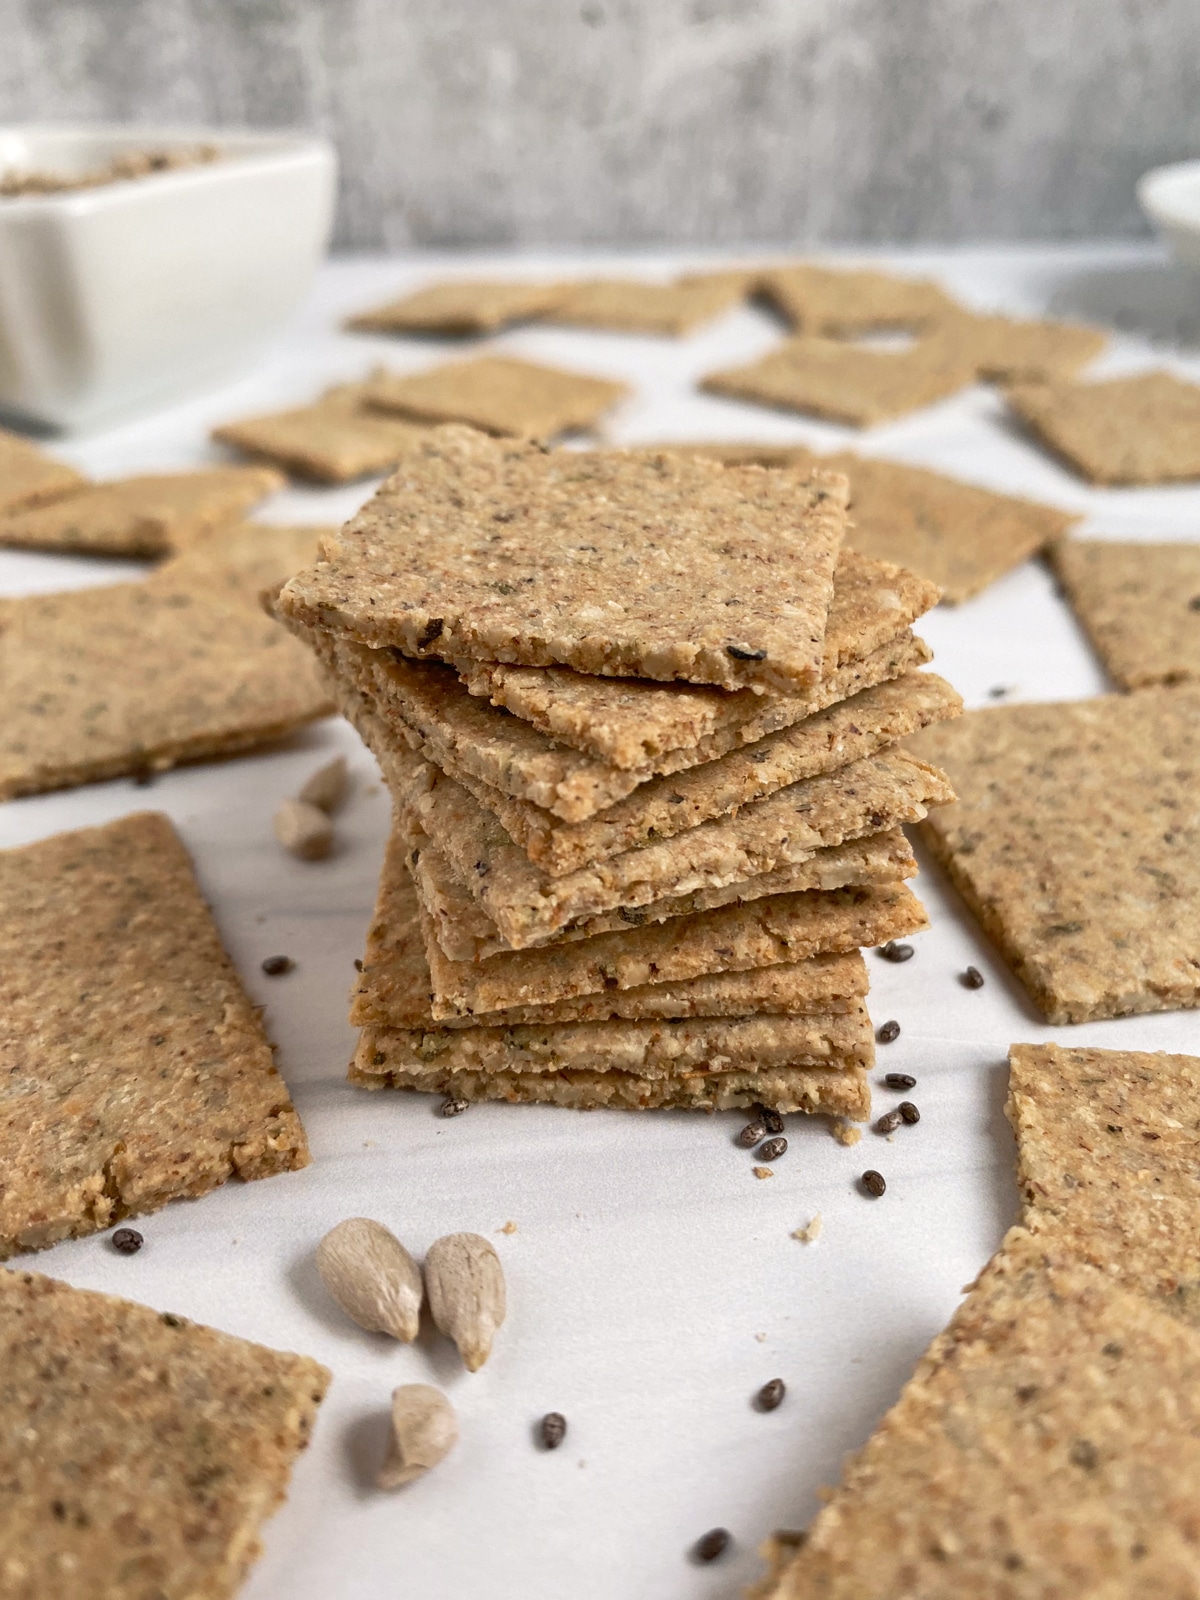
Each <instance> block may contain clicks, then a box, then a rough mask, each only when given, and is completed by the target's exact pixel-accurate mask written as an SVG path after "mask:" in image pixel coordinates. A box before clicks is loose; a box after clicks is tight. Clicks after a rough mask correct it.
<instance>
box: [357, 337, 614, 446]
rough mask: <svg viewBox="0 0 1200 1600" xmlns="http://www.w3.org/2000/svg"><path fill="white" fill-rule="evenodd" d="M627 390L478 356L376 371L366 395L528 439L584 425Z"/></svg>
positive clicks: (401, 408)
mask: <svg viewBox="0 0 1200 1600" xmlns="http://www.w3.org/2000/svg"><path fill="white" fill-rule="evenodd" d="M628 393H629V390H628V389H627V387H626V386H625V384H623V383H613V382H610V381H609V380H608V379H607V378H591V377H588V376H586V375H585V374H584V373H582V372H563V371H561V370H560V369H559V368H557V367H543V366H535V365H534V363H533V362H531V361H519V360H517V358H516V357H515V356H476V357H475V358H474V360H472V361H451V362H446V363H444V364H443V365H441V366H439V367H429V368H427V369H426V370H425V371H424V372H410V373H405V374H400V373H379V374H376V376H375V377H374V378H373V379H372V380H371V381H370V383H369V384H368V386H367V398H368V399H369V401H370V402H371V404H372V405H374V406H378V407H379V408H380V409H381V410H383V411H396V412H399V413H400V415H401V416H404V417H413V418H415V419H416V420H417V421H418V422H465V423H467V424H469V426H471V427H472V428H481V429H482V430H483V432H484V433H496V434H501V435H524V436H525V437H527V438H532V439H554V438H556V437H557V436H558V435H559V434H560V433H574V432H577V431H579V430H581V429H584V428H590V427H592V426H593V425H594V424H595V423H596V422H598V421H599V419H600V418H601V417H602V416H603V415H604V413H605V412H606V411H608V410H610V409H611V407H613V406H615V405H616V403H617V401H618V400H623V399H625V397H626V396H627V395H628Z"/></svg>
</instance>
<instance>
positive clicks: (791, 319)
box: [757, 261, 957, 338]
mask: <svg viewBox="0 0 1200 1600" xmlns="http://www.w3.org/2000/svg"><path fill="white" fill-rule="evenodd" d="M757 287H758V291H759V293H760V294H761V295H762V296H763V297H764V298H765V299H767V300H768V301H770V303H771V304H772V305H773V306H774V307H775V308H776V310H777V311H779V312H780V313H781V314H782V315H783V316H784V317H786V319H787V321H788V323H789V325H790V326H791V327H792V328H794V329H795V330H796V332H797V333H801V332H803V333H809V334H829V335H831V336H832V337H834V338H839V337H840V338H853V337H854V335H856V334H862V333H881V332H886V331H887V330H889V329H899V330H904V329H908V330H911V331H913V332H918V331H920V330H921V329H923V328H928V327H931V326H932V325H934V324H935V323H938V322H940V321H942V320H943V319H944V318H945V317H946V316H948V315H949V314H950V313H952V312H953V311H955V310H956V309H957V304H956V302H955V301H954V300H952V299H951V298H950V296H949V295H948V294H947V293H946V291H945V290H944V289H941V288H939V287H938V285H937V284H936V283H932V282H930V280H929V279H927V278H901V277H897V276H895V275H894V274H893V273H890V272H874V271H872V270H871V269H869V268H853V267H819V266H816V265H814V264H813V263H811V262H803V261H802V262H797V263H796V264H795V265H793V266H784V267H773V268H772V269H771V270H770V271H769V272H764V273H762V274H761V275H760V277H759V279H758V285H757Z"/></svg>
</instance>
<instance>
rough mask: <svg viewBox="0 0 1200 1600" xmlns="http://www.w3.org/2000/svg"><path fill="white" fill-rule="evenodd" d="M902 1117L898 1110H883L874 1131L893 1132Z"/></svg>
mask: <svg viewBox="0 0 1200 1600" xmlns="http://www.w3.org/2000/svg"><path fill="white" fill-rule="evenodd" d="M902 1120H903V1119H902V1118H901V1116H900V1113H899V1111H885V1112H884V1114H883V1115H882V1116H881V1117H880V1118H879V1120H878V1121H877V1122H876V1124H875V1132H876V1133H895V1131H896V1129H897V1128H898V1127H899V1126H900V1123H901V1121H902Z"/></svg>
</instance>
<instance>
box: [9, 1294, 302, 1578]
mask: <svg viewBox="0 0 1200 1600" xmlns="http://www.w3.org/2000/svg"><path fill="white" fill-rule="evenodd" d="M0 1373H3V1378H2V1379H0V1592H3V1594H4V1595H5V1596H6V1600H48V1597H49V1596H53V1597H54V1600H96V1597H98V1596H104V1597H105V1600H150V1597H151V1596H153V1597H154V1600H227V1597H229V1596H231V1595H233V1593H234V1592H235V1590H237V1589H239V1588H240V1587H241V1583H242V1580H243V1579H244V1578H245V1576H246V1574H247V1572H248V1571H249V1569H250V1567H251V1566H252V1565H253V1563H254V1562H255V1561H256V1560H257V1558H258V1556H259V1554H260V1552H261V1548H262V1547H261V1545H260V1543H259V1530H260V1528H261V1527H262V1524H263V1523H264V1522H265V1521H266V1519H267V1518H268V1517H269V1516H270V1515H271V1514H272V1513H273V1512H274V1511H275V1509H276V1508H277V1507H278V1506H279V1505H280V1504H281V1503H282V1501H283V1499H284V1496H285V1494H286V1492H287V1485H288V1479H289V1477H290V1475H291V1471H292V1466H293V1463H294V1462H295V1459H296V1457H297V1455H298V1454H299V1453H300V1451H301V1450H303V1449H304V1447H305V1445H306V1444H307V1443H308V1439H309V1435H310V1433H311V1432H312V1427H313V1423H314V1421H315V1418H316V1410H317V1406H318V1405H319V1404H320V1402H321V1400H322V1398H323V1397H324V1394H325V1391H326V1389H327V1387H328V1385H329V1381H330V1374H329V1373H328V1372H327V1371H326V1369H325V1368H324V1367H322V1366H319V1365H318V1364H317V1362H315V1361H311V1360H309V1359H308V1357H307V1356H296V1355H286V1354H283V1353H282V1352H280V1351H277V1350H268V1349H266V1348H265V1347H264V1346H262V1345H257V1344H250V1343H248V1342H247V1341H246V1340H244V1339H237V1338H234V1337H233V1336H232V1335H231V1334H227V1333H217V1332H215V1331H214V1330H213V1329H212V1328H206V1327H203V1326H201V1325H200V1324H198V1323H194V1322H188V1321H186V1320H185V1319H184V1318H183V1317H177V1316H173V1315H171V1314H170V1313H166V1314H160V1313H159V1312H157V1311H152V1310H150V1308H149V1307H148V1306H141V1305H134V1304H133V1303H132V1302H130V1301H128V1300H118V1299H117V1298H115V1297H114V1296H112V1295H106V1294H94V1293H92V1292H91V1291H88V1290H84V1289H74V1288H71V1287H70V1286H69V1285H68V1284H65V1283H59V1282H57V1281H56V1280H55V1279H53V1278H45V1277H42V1276H41V1275H40V1274H38V1273H33V1272H14V1271H0Z"/></svg>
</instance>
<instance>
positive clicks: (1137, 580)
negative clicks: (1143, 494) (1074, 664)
mask: <svg viewBox="0 0 1200 1600" xmlns="http://www.w3.org/2000/svg"><path fill="white" fill-rule="evenodd" d="M1050 555H1051V559H1052V561H1053V562H1054V567H1055V571H1056V572H1057V573H1058V576H1059V578H1060V579H1061V580H1062V585H1063V588H1064V589H1065V590H1066V592H1067V599H1068V600H1069V601H1070V602H1071V608H1072V610H1073V611H1074V612H1075V615H1076V616H1077V617H1078V618H1079V620H1080V622H1082V624H1083V626H1084V628H1085V630H1086V631H1087V634H1088V637H1089V638H1090V639H1091V641H1092V644H1093V645H1094V646H1095V648H1096V653H1097V654H1098V655H1099V657H1100V659H1101V661H1103V663H1104V665H1105V667H1106V668H1107V669H1108V673H1109V676H1110V677H1111V678H1112V679H1113V681H1114V682H1115V683H1118V684H1120V686H1121V688H1123V689H1143V688H1145V687H1146V686H1147V685H1149V684H1154V683H1182V682H1184V681H1185V680H1188V679H1197V678H1200V544H1183V543H1180V544H1140V543H1139V544H1121V543H1117V542H1116V541H1113V540H1108V539H1063V540H1060V541H1059V542H1058V543H1057V544H1055V545H1053V546H1052V547H1051V551H1050Z"/></svg>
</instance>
